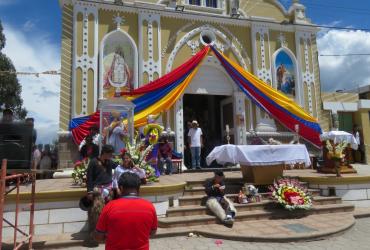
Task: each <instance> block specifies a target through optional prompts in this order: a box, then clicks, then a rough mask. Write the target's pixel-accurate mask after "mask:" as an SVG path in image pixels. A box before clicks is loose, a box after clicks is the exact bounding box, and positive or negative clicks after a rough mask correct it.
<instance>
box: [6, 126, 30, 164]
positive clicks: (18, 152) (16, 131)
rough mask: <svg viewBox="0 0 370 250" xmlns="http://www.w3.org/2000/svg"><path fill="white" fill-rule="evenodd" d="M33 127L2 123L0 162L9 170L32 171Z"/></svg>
mask: <svg viewBox="0 0 370 250" xmlns="http://www.w3.org/2000/svg"><path fill="white" fill-rule="evenodd" d="M32 130H33V129H32V127H31V126H30V125H28V124H25V123H1V122H0V160H3V159H7V160H8V164H7V169H9V170H18V169H19V170H31V153H32Z"/></svg>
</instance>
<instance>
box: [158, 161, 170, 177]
mask: <svg viewBox="0 0 370 250" xmlns="http://www.w3.org/2000/svg"><path fill="white" fill-rule="evenodd" d="M164 164H166V165H167V166H166V174H172V160H171V158H169V157H167V158H159V171H160V172H161V174H163V173H164Z"/></svg>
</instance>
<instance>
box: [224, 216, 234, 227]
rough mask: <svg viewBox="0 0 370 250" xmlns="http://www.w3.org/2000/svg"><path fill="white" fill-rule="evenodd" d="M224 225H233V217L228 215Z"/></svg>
mask: <svg viewBox="0 0 370 250" xmlns="http://www.w3.org/2000/svg"><path fill="white" fill-rule="evenodd" d="M224 224H225V225H232V224H234V219H233V217H232V216H231V215H227V216H226V219H224Z"/></svg>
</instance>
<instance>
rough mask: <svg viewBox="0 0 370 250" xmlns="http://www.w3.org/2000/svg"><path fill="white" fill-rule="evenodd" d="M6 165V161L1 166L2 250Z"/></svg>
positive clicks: (0, 238) (0, 239)
mask: <svg viewBox="0 0 370 250" xmlns="http://www.w3.org/2000/svg"><path fill="white" fill-rule="evenodd" d="M6 164H7V161H6V159H4V160H3V161H2V164H1V178H0V250H1V249H2V244H3V217H4V203H5V182H6V180H5V177H6Z"/></svg>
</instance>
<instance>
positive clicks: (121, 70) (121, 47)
mask: <svg viewBox="0 0 370 250" xmlns="http://www.w3.org/2000/svg"><path fill="white" fill-rule="evenodd" d="M102 52H103V53H102V64H101V67H102V68H101V70H102V74H101V77H102V78H101V83H100V84H102V85H103V86H102V88H101V89H102V91H103V96H104V97H105V98H109V97H112V96H117V95H118V93H120V92H126V91H130V90H132V89H133V88H134V86H135V81H137V77H136V72H137V65H136V64H137V63H136V62H137V58H135V57H137V51H136V47H134V45H133V44H132V41H131V40H130V38H129V37H128V36H126V35H125V34H124V33H123V32H121V31H116V32H114V33H113V34H111V35H109V36H108V37H107V38H106V39H105V41H104V44H103V49H102Z"/></svg>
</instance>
